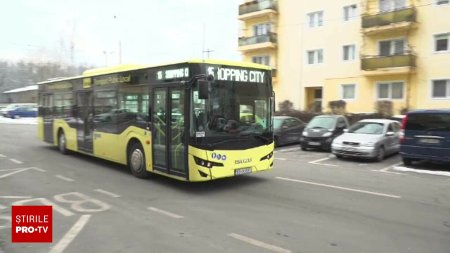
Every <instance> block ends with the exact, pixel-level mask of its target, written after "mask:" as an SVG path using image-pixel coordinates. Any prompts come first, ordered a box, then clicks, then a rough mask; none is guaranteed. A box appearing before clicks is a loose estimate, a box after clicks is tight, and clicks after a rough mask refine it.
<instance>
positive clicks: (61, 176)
mask: <svg viewBox="0 0 450 253" xmlns="http://www.w3.org/2000/svg"><path fill="white" fill-rule="evenodd" d="M55 177H57V178H59V179H62V180H64V181H67V182H73V181H75V180H73V179H72V178H68V177H65V176H63V175H56V176H55Z"/></svg>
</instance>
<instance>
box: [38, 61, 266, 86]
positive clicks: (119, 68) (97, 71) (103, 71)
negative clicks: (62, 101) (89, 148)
mask: <svg viewBox="0 0 450 253" xmlns="http://www.w3.org/2000/svg"><path fill="white" fill-rule="evenodd" d="M183 63H187V64H189V63H195V64H214V65H226V66H236V67H243V68H259V69H265V70H271V69H272V68H271V67H270V66H267V65H262V64H257V63H252V62H239V61H227V60H214V59H192V60H188V61H181V62H172V63H166V64H159V65H144V64H122V65H116V66H112V67H103V68H94V69H88V70H86V71H84V72H83V74H82V75H80V76H72V77H61V78H53V79H50V80H46V81H43V82H38V84H45V83H52V82H57V81H67V80H72V79H77V78H83V77H92V76H98V75H107V74H112V73H118V72H123V71H130V70H139V69H146V68H152V67H163V66H170V65H175V64H183Z"/></svg>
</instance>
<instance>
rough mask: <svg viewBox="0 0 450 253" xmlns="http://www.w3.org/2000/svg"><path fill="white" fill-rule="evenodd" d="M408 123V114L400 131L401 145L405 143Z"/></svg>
mask: <svg viewBox="0 0 450 253" xmlns="http://www.w3.org/2000/svg"><path fill="white" fill-rule="evenodd" d="M407 122H408V114H406V115H405V117H404V118H403V120H402V128H401V130H400V143H402V142H403V141H405V128H406V123H407Z"/></svg>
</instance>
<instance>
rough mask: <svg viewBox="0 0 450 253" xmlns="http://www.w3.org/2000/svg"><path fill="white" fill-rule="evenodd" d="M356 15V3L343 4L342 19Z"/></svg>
mask: <svg viewBox="0 0 450 253" xmlns="http://www.w3.org/2000/svg"><path fill="white" fill-rule="evenodd" d="M357 15H358V13H357V7H356V4H352V5H347V6H344V21H349V20H352V19H354V18H356V16H357Z"/></svg>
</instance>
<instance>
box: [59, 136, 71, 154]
mask: <svg viewBox="0 0 450 253" xmlns="http://www.w3.org/2000/svg"><path fill="white" fill-rule="evenodd" d="M58 149H59V152H60V153H61V154H63V155H67V154H68V153H69V151H68V150H67V141H66V135H65V134H64V131H62V130H60V131H59V134H58Z"/></svg>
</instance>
